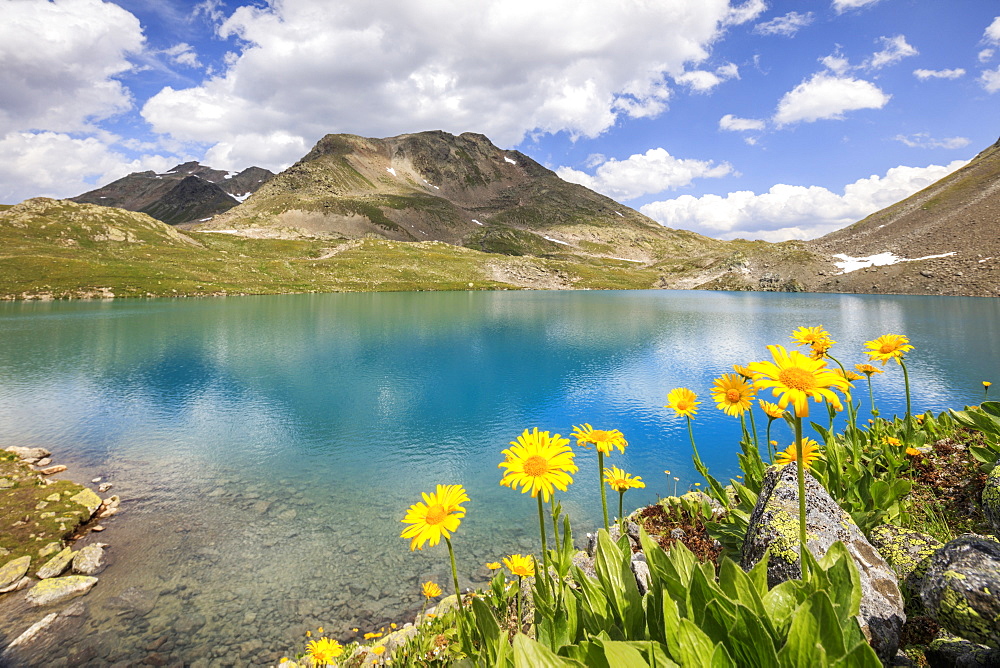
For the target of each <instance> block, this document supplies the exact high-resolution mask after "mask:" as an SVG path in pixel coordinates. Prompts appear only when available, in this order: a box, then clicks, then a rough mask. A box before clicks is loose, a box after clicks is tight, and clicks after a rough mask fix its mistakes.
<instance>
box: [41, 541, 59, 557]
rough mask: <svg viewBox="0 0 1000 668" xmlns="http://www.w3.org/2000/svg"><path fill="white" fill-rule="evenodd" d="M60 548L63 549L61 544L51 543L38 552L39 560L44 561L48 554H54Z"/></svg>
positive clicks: (57, 542)
mask: <svg viewBox="0 0 1000 668" xmlns="http://www.w3.org/2000/svg"><path fill="white" fill-rule="evenodd" d="M62 548H63V544H62V543H60V542H59V541H53V542H51V543H49V544H48V545H46V546H45V547H43V548H42V549H40V550H39V551H38V557H39V558H40V559H44V558H45V557H47V556H49V555H50V554H55V553H56V552H58V551H59V550H61V549H62Z"/></svg>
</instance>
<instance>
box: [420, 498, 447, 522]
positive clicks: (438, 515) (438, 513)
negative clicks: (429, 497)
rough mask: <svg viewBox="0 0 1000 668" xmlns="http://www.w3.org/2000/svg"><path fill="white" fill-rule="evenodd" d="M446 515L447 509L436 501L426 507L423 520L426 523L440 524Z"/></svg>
mask: <svg viewBox="0 0 1000 668" xmlns="http://www.w3.org/2000/svg"><path fill="white" fill-rule="evenodd" d="M447 516H448V510H447V509H446V508H445V507H444V506H442V505H441V504H440V503H436V504H434V505H433V506H430V507H429V508H428V509H427V516H426V517H425V518H424V522H426V523H427V524H440V523H441V522H442V521H443V520H444V518H445V517H447Z"/></svg>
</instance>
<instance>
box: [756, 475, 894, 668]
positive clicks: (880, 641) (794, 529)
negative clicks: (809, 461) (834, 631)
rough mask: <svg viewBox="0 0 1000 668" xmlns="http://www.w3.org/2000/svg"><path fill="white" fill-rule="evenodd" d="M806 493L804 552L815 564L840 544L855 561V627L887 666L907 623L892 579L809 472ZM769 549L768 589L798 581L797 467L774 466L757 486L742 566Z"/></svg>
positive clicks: (852, 522)
mask: <svg viewBox="0 0 1000 668" xmlns="http://www.w3.org/2000/svg"><path fill="white" fill-rule="evenodd" d="M805 483H806V485H805V487H806V533H807V536H806V547H807V548H808V549H809V551H810V552H811V553H812V554H813V555H814V556H816V557H817V558H819V557H822V556H823V555H824V554H826V552H827V550H829V549H830V546H832V545H833V544H834V543H835V542H837V541H840V542H842V543H843V544H844V545H845V546H846V547H847V550H848V552H849V553H850V554H851V556H852V558H853V559H854V563H855V565H856V566H857V568H858V574H859V575H860V578H861V610H860V613H859V615H858V622H859V624H860V625H861V630H862V631H863V632H864V634H865V637H866V638H867V639H868V642H869V644H871V646H872V648H873V649H874V650H875V652H876V653H877V654H878V656H879V658H880V659H882V662H883V663H886V664H888V663H889V662H890V661H892V659H893V657H894V656H895V655H896V649H897V647H898V645H899V631H900V629H901V628H902V626H903V623H904V622H905V621H906V613H905V612H904V611H903V608H904V602H903V596H902V594H901V593H900V591H899V586H898V584H897V583H896V575H895V573H893V571H892V569H891V568H890V567H889V564H887V563H886V561H885V559H883V558H882V556H881V555H880V554H879V553H878V551H877V550H875V548H873V547H872V546H871V543H869V542H868V540H867V539H865V536H864V534H862V533H861V530H860V529H859V528H858V526H857V525H856V524H855V523H854V520H852V519H851V516H850V515H848V514H847V513H846V512H845V511H844V510H843V509H842V508H841V507H840V506H839V505H837V502H836V501H834V500H833V499H832V498H831V497H830V495H829V494H828V493H827V492H826V490H825V489H823V486H822V485H820V484H819V482H818V481H817V480H816V479H815V478H813V477H812V475H811V474H809V472H808V471H807V472H806V476H805ZM768 549H770V550H771V552H770V558H769V560H768V567H767V580H768V585H769V586H771V587H774V586H775V585H777V584H779V583H781V582H784V581H785V580H790V579H793V578H798V577H801V566H800V564H799V495H798V483H797V481H796V471H795V464H794V463H792V464H786V465H784V466H772V467H771V468H770V469H768V472H767V474H766V475H765V476H764V481H763V483H762V485H761V490H760V495H759V496H758V498H757V505H756V506H755V507H754V509H753V513H752V514H751V515H750V525H749V527H748V528H747V535H746V539H745V540H744V543H743V558H742V566H743V568H744V569H745V570H749V569H750V568H752V567H753V566H754V564H756V563H757V562H759V561H760V560H761V559H762V558H763V557H764V554H765V552H767V550H768Z"/></svg>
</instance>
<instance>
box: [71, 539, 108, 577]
mask: <svg viewBox="0 0 1000 668" xmlns="http://www.w3.org/2000/svg"><path fill="white" fill-rule="evenodd" d="M105 547H106V546H105V544H104V543H94V544H93V545H88V546H86V547H83V548H81V549H80V551H79V552H77V553H76V555H75V556H74V557H73V572H74V573H77V574H79V575H95V574H97V573H100V572H101V571H102V570H103V569H104V548H105Z"/></svg>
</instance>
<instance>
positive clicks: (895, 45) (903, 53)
mask: <svg viewBox="0 0 1000 668" xmlns="http://www.w3.org/2000/svg"><path fill="white" fill-rule="evenodd" d="M879 41H880V42H882V45H883V46H884V47H885V48H883V49H882V50H881V51H878V52H876V53H874V54H872V57H871V58H869V59H868V60H866V61H865V62H864V64H863V65H862V67H864V68H867V69H873V70H877V69H879V68H882V67H886V66H887V65H894V64H896V63H898V62H899V61H901V60H902V59H903V58H908V57H910V56H916V55H917V54H919V53H920V52H919V51H917V50H916V49H915V48H914V47H913V46H912V45H910V44H908V43H907V41H906V37H904V36H903V35H896V36H895V37H879Z"/></svg>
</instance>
